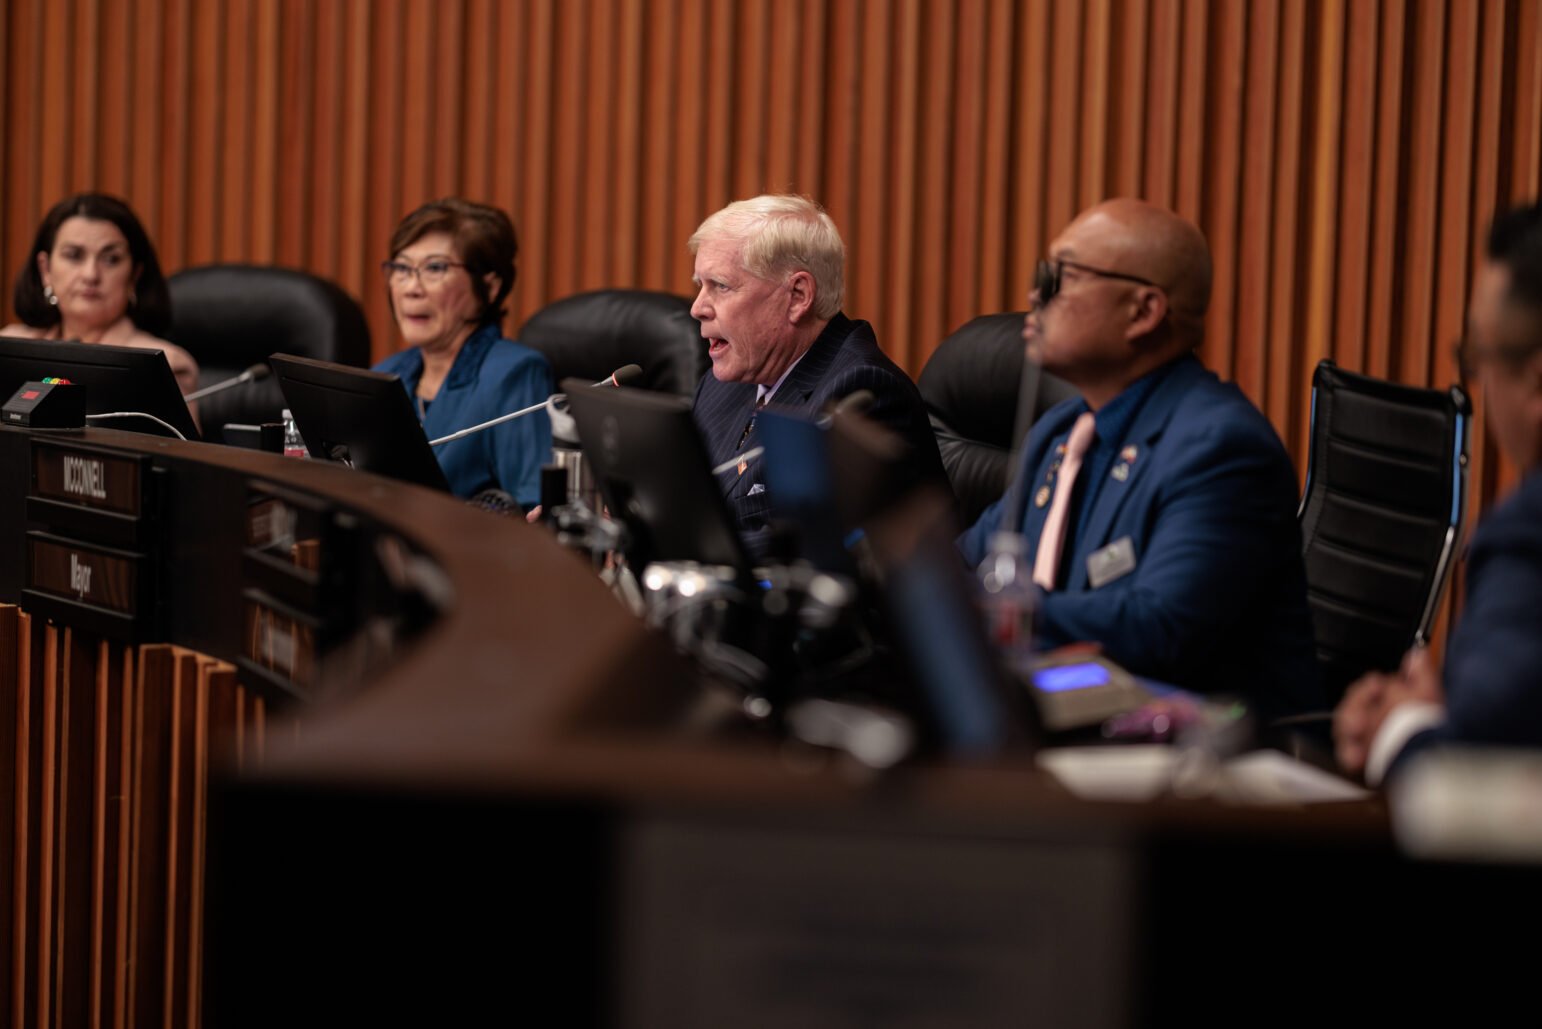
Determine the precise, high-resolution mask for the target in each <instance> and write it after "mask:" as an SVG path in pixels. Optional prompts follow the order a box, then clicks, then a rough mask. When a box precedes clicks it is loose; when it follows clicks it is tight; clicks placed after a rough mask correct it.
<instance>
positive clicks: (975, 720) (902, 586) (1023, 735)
mask: <svg viewBox="0 0 1542 1029" xmlns="http://www.w3.org/2000/svg"><path fill="white" fill-rule="evenodd" d="M956 535H957V526H956V524H955V521H954V518H953V513H952V504H951V502H950V500H949V499H948V498H947V497H945V496H944V495H942V494H941V492H933V491H930V490H925V491H922V492H920V493H918V494H916V495H914V496H912V497H911V498H910V499H909V500H907V501H905V502H903V503H901V504H900V505H899V506H898V507H897V508H895V509H893V510H891V511H890V512H888V513H887V514H885V515H883V516H882V517H881V518H878V519H876V520H875V522H874V525H873V529H872V532H871V533H870V537H871V540H872V543H873V549H874V552H875V554H876V556H877V560H878V564H879V566H880V568H881V569H882V570H883V590H882V594H883V598H884V615H885V618H886V621H887V622H888V626H889V630H890V635H891V637H892V638H893V640H894V642H895V644H896V646H897V647H898V649H899V652H900V656H901V658H902V659H903V660H902V667H904V668H905V669H907V670H908V673H909V678H910V679H911V680H912V686H913V701H912V704H913V706H914V707H915V708H916V709H917V710H916V711H915V712H914V713H915V714H916V715H917V716H918V718H919V721H920V724H921V728H922V730H923V735H924V736H925V737H926V738H928V740H929V741H930V742H931V743H932V745H933V746H935V747H936V749H938V750H939V751H940V752H941V753H943V754H945V755H947V756H949V757H954V758H962V759H983V758H991V757H997V756H1000V755H1002V754H1006V753H1009V752H1012V751H1022V750H1028V749H1031V748H1032V747H1033V746H1034V745H1035V744H1036V743H1037V742H1038V740H1039V739H1040V737H1041V728H1040V726H1041V723H1040V720H1039V717H1038V712H1037V709H1036V708H1035V706H1034V701H1033V699H1032V697H1031V696H1030V694H1029V692H1028V691H1027V690H1026V689H1025V688H1024V686H1023V684H1022V683H1021V682H1019V681H1018V680H1017V679H1016V678H1015V677H1014V676H1013V675H1012V674H1011V673H1010V672H1008V671H1007V669H1006V668H1005V666H1004V665H1003V664H1002V661H1001V657H1000V655H999V654H998V652H997V650H996V648H995V647H994V646H993V645H992V644H991V641H990V638H989V636H988V635H987V633H986V629H985V623H984V621H983V619H982V617H981V615H980V613H979V611H978V610H977V609H976V606H975V592H974V584H973V582H972V581H971V579H970V576H969V573H968V571H967V570H966V569H965V567H964V563H963V560H962V559H961V558H960V557H959V553H958V549H957V547H956V546H955V545H954V542H953V541H954V538H955V537H956Z"/></svg>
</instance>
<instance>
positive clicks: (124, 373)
mask: <svg viewBox="0 0 1542 1029" xmlns="http://www.w3.org/2000/svg"><path fill="white" fill-rule="evenodd" d="M49 377H57V378H60V379H67V380H69V381H70V382H71V383H74V384H75V385H77V386H82V387H84V389H85V391H86V416H87V424H90V425H95V426H98V427H102V428H110V429H126V430H128V431H130V432H143V433H149V434H150V435H154V436H170V435H172V433H171V432H170V431H169V430H168V429H166V428H165V427H164V426H162V425H160V424H158V423H156V422H154V421H152V420H151V419H150V418H140V417H133V418H93V417H91V416H92V415H102V414H115V413H119V412H136V413H142V414H147V415H152V416H154V417H155V418H159V419H160V420H161V421H163V422H165V423H166V424H167V425H170V426H171V427H172V428H174V429H176V430H177V432H180V433H181V434H182V435H183V437H185V438H186V439H191V440H196V439H198V438H199V435H198V428H197V426H195V425H194V424H193V416H192V414H191V413H190V412H189V411H188V409H187V402H186V401H185V400H183V399H182V391H181V390H180V389H178V388H177V379H176V376H175V375H173V374H172V372H171V365H170V364H168V363H167V362H166V355H165V353H163V352H162V351H160V350H156V349H154V348H151V347H115V346H109V345H107V344H105V343H80V342H75V341H71V340H54V339H21V338H17V337H11V336H5V337H0V395H3V396H4V397H5V398H6V399H9V398H10V397H11V395H12V394H14V393H15V392H16V391H17V390H18V389H20V388H21V387H22V386H23V385H24V384H25V383H28V382H38V381H40V380H42V379H44V378H49Z"/></svg>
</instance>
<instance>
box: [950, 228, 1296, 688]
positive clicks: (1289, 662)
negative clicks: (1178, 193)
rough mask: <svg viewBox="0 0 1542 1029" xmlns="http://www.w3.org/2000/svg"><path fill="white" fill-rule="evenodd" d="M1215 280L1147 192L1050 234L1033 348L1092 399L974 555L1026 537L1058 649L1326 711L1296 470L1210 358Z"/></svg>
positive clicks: (981, 532) (967, 551) (1025, 466)
mask: <svg viewBox="0 0 1542 1029" xmlns="http://www.w3.org/2000/svg"><path fill="white" fill-rule="evenodd" d="M1210 275H1211V271H1210V251H1209V247H1208V246H1207V244H1206V243H1205V238H1204V235H1203V234H1202V233H1201V232H1200V231H1199V229H1198V228H1197V227H1196V226H1195V225H1193V224H1192V223H1191V222H1188V221H1186V220H1184V219H1183V218H1180V217H1178V216H1177V215H1175V214H1173V213H1172V212H1170V211H1166V210H1163V209H1162V208H1159V207H1154V206H1152V205H1150V204H1146V203H1143V202H1140V201H1136V200H1110V201H1107V202H1105V203H1102V204H1099V205H1097V206H1096V207H1093V208H1091V209H1090V210H1088V211H1086V212H1084V213H1083V214H1081V215H1080V216H1079V217H1078V218H1077V219H1076V220H1075V221H1073V222H1072V223H1071V224H1070V225H1069V226H1068V227H1067V228H1066V229H1065V231H1063V232H1062V233H1061V234H1060V235H1059V237H1057V238H1056V239H1055V240H1054V242H1053V243H1052V244H1051V246H1050V250H1049V254H1048V259H1047V260H1045V261H1041V262H1040V263H1039V266H1038V270H1037V273H1036V275H1035V277H1034V285H1033V291H1032V293H1031V295H1030V298H1029V300H1030V311H1029V314H1028V317H1027V319H1026V322H1025V324H1024V327H1023V339H1024V340H1025V341H1026V343H1027V353H1028V357H1029V359H1030V360H1033V361H1037V362H1039V363H1040V364H1041V365H1042V366H1043V367H1044V369H1045V370H1046V371H1049V372H1052V373H1054V374H1055V375H1058V376H1060V377H1061V378H1063V379H1065V380H1066V381H1068V382H1070V383H1071V384H1072V385H1073V386H1075V387H1076V389H1077V391H1078V392H1079V393H1080V394H1081V396H1080V398H1076V399H1072V400H1068V401H1065V402H1063V403H1061V404H1059V405H1057V406H1056V407H1054V408H1051V409H1050V410H1049V411H1048V412H1046V413H1045V415H1044V416H1043V418H1041V419H1040V420H1039V422H1038V423H1037V424H1036V425H1035V426H1034V428H1033V431H1032V432H1031V433H1030V434H1029V435H1028V438H1027V439H1026V440H1025V441H1024V443H1023V452H1022V454H1021V460H1020V463H1019V464H1018V467H1017V473H1016V477H1015V479H1014V481H1013V483H1012V485H1011V486H1009V487H1008V490H1007V494H1006V496H1005V497H1003V498H1002V499H1001V500H1000V501H997V503H996V504H994V505H992V506H991V507H990V508H988V509H987V510H986V511H985V513H984V514H983V515H981V516H980V520H979V521H978V522H976V523H975V525H974V526H973V527H972V528H970V529H969V530H968V531H967V532H965V533H964V534H963V535H962V536H961V537H959V548H960V549H961V550H962V551H963V554H964V556H965V558H966V560H968V561H970V562H971V563H975V564H977V563H978V562H979V561H981V560H982V559H983V558H984V556H985V554H986V552H987V550H988V548H989V546H990V543H991V537H992V535H993V534H995V533H996V532H998V531H1001V530H1007V531H1011V530H1019V531H1021V532H1022V533H1023V535H1024V537H1025V538H1026V542H1027V554H1028V560H1029V561H1030V563H1031V565H1032V567H1033V570H1034V581H1035V583H1036V584H1037V588H1038V589H1039V590H1040V591H1041V595H1040V597H1039V601H1040V603H1039V614H1038V632H1039V639H1040V642H1041V645H1042V646H1044V647H1054V646H1059V645H1062V644H1066V643H1073V642H1082V641H1093V642H1096V643H1098V644H1100V645H1101V646H1102V648H1103V650H1104V651H1105V652H1106V653H1107V654H1108V655H1109V656H1110V657H1111V658H1113V659H1114V660H1115V661H1117V662H1119V663H1120V664H1122V665H1123V666H1124V667H1126V668H1128V669H1129V670H1131V671H1132V672H1135V673H1136V674H1138V675H1143V676H1147V677H1149V678H1154V679H1159V680H1162V681H1165V682H1170V683H1174V684H1176V685H1180V686H1184V687H1186V688H1189V689H1193V690H1196V691H1200V692H1206V693H1227V694H1233V695H1240V696H1243V697H1246V698H1248V699H1249V700H1251V701H1252V703H1253V705H1254V707H1255V709H1256V710H1257V711H1258V712H1259V713H1260V714H1262V715H1263V716H1264V717H1266V718H1267V717H1273V716H1278V715H1283V714H1291V713H1298V712H1302V711H1307V710H1313V709H1316V708H1318V707H1320V706H1321V703H1322V698H1321V696H1320V693H1319V689H1318V683H1317V674H1316V662H1315V657H1314V653H1313V646H1312V630H1311V621H1310V615H1309V613H1308V609H1307V603H1306V576H1305V570H1304V567H1303V564H1302V560H1301V539H1300V533H1299V530H1298V529H1297V525H1296V508H1297V503H1298V497H1297V487H1296V476H1295V472H1294V470H1293V468H1292V466H1291V462H1290V457H1289V455H1288V454H1286V452H1285V448H1284V446H1283V445H1282V444H1281V443H1280V440H1279V437H1278V436H1277V435H1276V433H1275V431H1274V428H1273V427H1272V426H1271V425H1270V424H1269V421H1268V420H1267V419H1266V418H1265V417H1264V416H1263V415H1262V414H1261V413H1260V412H1259V411H1258V409H1257V408H1256V407H1254V406H1253V405H1252V403H1250V402H1249V401H1248V399H1247V398H1246V397H1245V396H1244V395H1243V394H1242V392H1241V391H1240V390H1238V389H1237V388H1236V387H1235V386H1233V385H1230V384H1227V383H1222V382H1221V381H1219V380H1218V379H1217V378H1216V376H1215V375H1213V374H1212V373H1210V372H1208V371H1206V370H1205V368H1204V367H1203V366H1202V365H1201V364H1200V363H1199V360H1198V358H1197V357H1195V355H1194V349H1195V348H1196V347H1197V346H1198V345H1199V343H1200V340H1201V339H1202V337H1203V333H1204V319H1205V310H1206V308H1207V307H1208V305H1209V302H1210ZM1239 345H1246V341H1239Z"/></svg>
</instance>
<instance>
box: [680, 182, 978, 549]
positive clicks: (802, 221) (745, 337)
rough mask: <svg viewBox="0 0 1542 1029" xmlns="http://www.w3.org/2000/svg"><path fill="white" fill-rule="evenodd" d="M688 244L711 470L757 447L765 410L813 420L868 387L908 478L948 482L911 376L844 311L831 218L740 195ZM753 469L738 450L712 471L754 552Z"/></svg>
mask: <svg viewBox="0 0 1542 1029" xmlns="http://www.w3.org/2000/svg"><path fill="white" fill-rule="evenodd" d="M690 248H691V252H692V253H693V254H694V255H695V257H696V263H695V271H694V274H693V275H692V281H694V282H695V283H696V285H697V289H698V292H697V295H696V301H695V303H693V304H692V305H691V315H692V317H694V318H695V319H696V320H697V321H699V322H700V323H701V334H702V337H703V338H704V339H705V340H706V341H707V353H708V356H710V357H711V359H712V370H711V371H710V372H708V373H707V374H706V375H704V376H703V377H702V380H701V384H700V385H699V386H697V388H696V408H695V414H696V424H697V426H698V427H699V428H700V429H701V432H702V436H703V437H704V439H705V441H706V444H707V450H708V453H709V455H710V456H711V459H712V463H713V465H714V466H720V465H724V464H730V463H731V462H732V461H733V458H734V456H735V455H736V454H744V455H749V454H750V453H751V452H752V451H753V450H755V448H756V447H757V445H758V442H759V436H758V433H757V431H756V427H755V420H756V414H757V413H758V412H759V411H760V410H761V409H762V408H763V407H765V406H766V405H768V404H769V405H773V406H774V407H775V408H776V409H779V410H783V411H787V412H791V413H798V414H806V415H814V414H818V413H819V412H821V411H823V410H825V409H826V408H827V407H828V406H829V405H831V404H833V403H837V402H839V401H840V400H841V399H843V398H845V397H847V396H850V395H851V394H853V393H856V392H857V391H859V390H865V391H867V392H869V393H871V394H872V403H871V405H870V406H869V407H868V408H867V409H866V412H865V413H866V416H867V417H868V418H869V419H871V420H872V421H874V422H876V423H878V424H880V425H882V426H884V427H885V428H887V429H889V430H890V431H892V432H894V433H895V434H896V435H898V436H899V437H900V438H901V439H902V440H903V441H904V442H905V444H906V445H907V447H908V458H907V460H908V462H909V464H910V470H911V472H912V473H913V474H914V475H915V477H916V478H917V479H918V480H920V479H930V480H933V481H936V482H938V483H943V484H945V483H946V482H947V479H946V476H945V473H944V472H943V469H942V458H941V457H940V456H939V455H938V452H937V440H936V437H935V436H934V435H933V434H932V429H931V424H930V423H929V422H928V420H927V417H926V407H925V405H924V403H923V402H922V400H921V394H920V392H919V391H918V390H917V389H916V386H915V383H913V382H911V380H910V378H909V377H908V376H907V375H906V374H905V373H904V372H903V371H901V370H900V369H899V367H898V366H897V365H895V363H894V362H893V361H891V360H889V358H888V357H886V356H884V353H883V351H882V350H880V349H879V348H878V343H877V340H876V339H875V337H874V335H873V329H872V326H870V325H869V324H868V323H867V322H863V321H853V320H852V319H850V318H848V317H846V316H845V315H844V314H843V313H841V299H842V296H843V294H844V292H845V283H844V274H845V263H846V245H845V243H844V242H842V240H841V235H840V233H839V232H838V231H837V230H836V228H835V223H834V222H833V221H831V219H830V216H829V215H828V214H826V213H825V212H824V211H823V210H821V209H820V208H819V207H818V205H816V204H815V203H813V202H812V201H810V200H808V199H806V198H804V197H798V196H773V195H767V196H759V197H755V198H754V199H752V200H740V201H737V202H735V203H732V204H729V205H728V206H727V207H725V208H723V209H722V210H721V211H718V212H717V213H716V214H713V215H712V216H711V217H709V218H708V219H707V220H706V221H704V222H702V224H701V227H700V228H698V229H697V230H696V232H695V234H694V235H692V236H691V239H690ZM762 465H763V463H762V461H761V460H760V458H758V457H751V456H745V457H744V458H743V459H741V460H740V461H738V462H737V463H736V464H731V467H730V468H729V470H728V471H726V472H724V473H722V474H721V475H719V477H718V478H719V482H720V485H721V486H722V488H723V493H724V496H725V497H726V498H727V500H728V506H729V509H730V510H731V512H732V513H733V515H734V518H735V521H736V523H737V524H738V528H739V534H740V535H741V536H742V537H743V538H744V540H745V543H746V545H747V546H748V548H749V550H750V552H751V554H752V555H754V556H756V557H762V556H764V554H765V549H766V546H767V543H768V542H769V540H768V517H769V514H770V510H771V498H770V497H769V496H768V495H767V492H766V487H765V482H764V479H763V477H762V474H761V472H762Z"/></svg>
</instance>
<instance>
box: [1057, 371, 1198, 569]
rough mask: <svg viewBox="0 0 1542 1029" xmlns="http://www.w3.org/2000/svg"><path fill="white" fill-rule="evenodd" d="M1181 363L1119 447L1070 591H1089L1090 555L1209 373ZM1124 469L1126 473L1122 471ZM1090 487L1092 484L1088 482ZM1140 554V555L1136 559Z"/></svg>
mask: <svg viewBox="0 0 1542 1029" xmlns="http://www.w3.org/2000/svg"><path fill="white" fill-rule="evenodd" d="M1180 361H1182V363H1181V364H1180V365H1179V366H1178V367H1176V368H1174V369H1173V370H1172V372H1170V373H1169V374H1168V376H1167V378H1166V379H1164V380H1163V381H1162V383H1161V384H1160V385H1158V386H1157V388H1156V389H1155V390H1154V391H1153V392H1152V394H1151V396H1149V397H1147V398H1146V402H1145V404H1144V405H1142V407H1141V409H1140V414H1139V415H1137V416H1136V419H1135V424H1134V425H1131V426H1130V429H1129V431H1128V432H1127V433H1125V437H1124V439H1123V440H1121V441H1120V443H1119V448H1120V453H1119V454H1118V456H1116V457H1115V459H1114V463H1113V465H1112V467H1111V469H1110V473H1109V476H1108V478H1107V479H1105V480H1104V481H1103V484H1102V487H1101V488H1100V489H1099V490H1098V495H1097V499H1096V500H1094V501H1093V506H1092V511H1091V512H1090V513H1089V515H1088V516H1087V527H1086V530H1085V531H1084V532H1082V533H1081V534H1080V535H1079V536H1078V537H1077V540H1076V551H1075V552H1074V553H1073V554H1072V555H1071V567H1070V568H1069V569H1068V570H1067V574H1066V589H1067V590H1084V589H1086V588H1087V557H1088V555H1090V554H1091V553H1093V551H1095V550H1098V549H1100V548H1101V547H1103V546H1105V545H1106V544H1107V543H1109V542H1110V541H1109V539H1108V538H1107V537H1108V535H1109V533H1110V531H1111V530H1112V528H1113V524H1114V520H1115V519H1116V518H1117V517H1118V515H1119V509H1120V508H1121V507H1123V506H1124V502H1125V499H1126V498H1127V497H1129V495H1130V494H1131V492H1132V491H1134V489H1135V486H1136V483H1138V482H1139V481H1141V479H1142V478H1143V477H1144V476H1146V475H1148V474H1150V473H1149V471H1148V469H1150V467H1151V465H1152V464H1153V463H1154V462H1153V460H1152V449H1153V447H1154V445H1155V444H1156V441H1157V440H1158V438H1160V437H1161V435H1162V430H1163V429H1164V428H1166V426H1167V423H1168V421H1169V420H1170V419H1171V418H1172V416H1173V412H1175V411H1177V410H1178V407H1179V405H1180V404H1181V403H1182V401H1183V397H1184V395H1185V394H1187V393H1188V391H1189V388H1190V387H1191V386H1192V385H1193V384H1194V382H1195V381H1196V380H1197V379H1199V378H1200V377H1201V376H1203V375H1204V374H1205V368H1204V366H1203V365H1201V364H1200V363H1199V362H1198V361H1197V360H1195V359H1193V358H1180ZM1121 467H1123V468H1124V469H1125V471H1124V472H1122V473H1121V472H1119V471H1118V469H1119V468H1121ZM1087 485H1088V487H1091V485H1092V483H1088V484H1087ZM1137 556H1138V555H1137Z"/></svg>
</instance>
